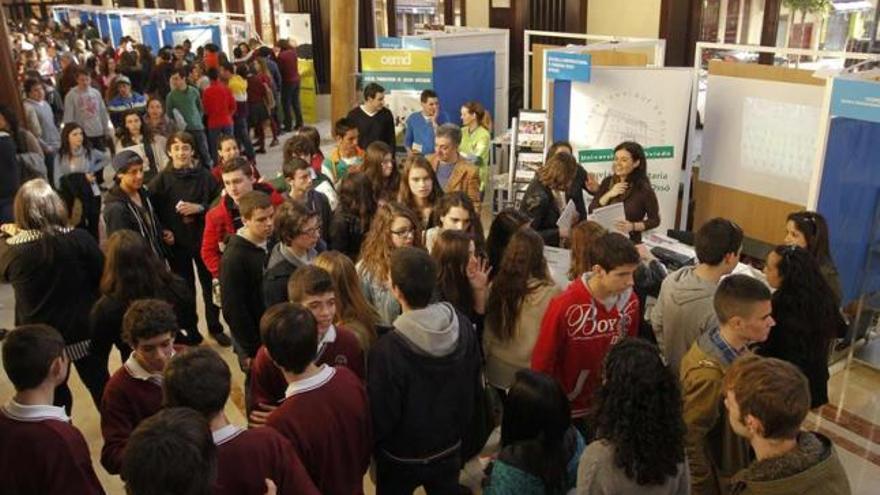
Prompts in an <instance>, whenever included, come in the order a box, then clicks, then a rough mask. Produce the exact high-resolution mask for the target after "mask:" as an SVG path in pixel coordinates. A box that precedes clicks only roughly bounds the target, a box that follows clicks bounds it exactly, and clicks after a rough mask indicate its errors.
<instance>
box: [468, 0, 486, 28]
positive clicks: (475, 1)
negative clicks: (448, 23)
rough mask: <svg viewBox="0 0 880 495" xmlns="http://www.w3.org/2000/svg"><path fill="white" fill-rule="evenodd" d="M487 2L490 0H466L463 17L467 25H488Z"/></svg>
mask: <svg viewBox="0 0 880 495" xmlns="http://www.w3.org/2000/svg"><path fill="white" fill-rule="evenodd" d="M489 2H491V0H467V5H466V7H467V10H466V12H465V14H466V16H465V17H466V20H467V23H466V24H467V26H468V27H489Z"/></svg>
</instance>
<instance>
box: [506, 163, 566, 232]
mask: <svg viewBox="0 0 880 495" xmlns="http://www.w3.org/2000/svg"><path fill="white" fill-rule="evenodd" d="M577 167H578V164H577V162H576V161H575V159H574V157H573V156H571V155H567V154H565V153H559V154H556V155H553V156H551V157H550V158H548V159H547V163H546V164H545V165H544V166H543V167H541V168H540V169H538V171H537V172H536V173H535V178H534V179H532V182H531V183H529V187H528V188H527V189H526V192H525V194H524V195H523V198H522V201H520V206H519V209H520V211H521V212H523V213H525V214H526V215H528V216H529V218H531V222H532V223H531V225H532V228H533V229H535V232H537V233H539V234H541V237H543V238H544V244H546V245H548V246H555V247H558V246H559V245H560V242H561V240H562V238H566V237H569V236H570V232H567V231H565V230H560V228H559V225H557V224H556V222H557V221H558V220H559V215H561V214H562V210H563V209H564V208H565V206H566V202H565V192H566V191H568V189H569V188H570V187H571V183H572V181H573V180H574V177H575V175H576V173H577Z"/></svg>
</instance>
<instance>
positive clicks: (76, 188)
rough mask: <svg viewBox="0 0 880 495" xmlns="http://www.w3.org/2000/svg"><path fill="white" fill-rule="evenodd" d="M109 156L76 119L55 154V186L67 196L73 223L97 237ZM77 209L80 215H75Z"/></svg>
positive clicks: (62, 132) (66, 126)
mask: <svg viewBox="0 0 880 495" xmlns="http://www.w3.org/2000/svg"><path fill="white" fill-rule="evenodd" d="M109 160H110V154H109V153H107V152H105V151H101V150H99V149H93V148H92V145H91V143H90V142H89V141H88V140H87V139H86V137H85V134H84V131H83V129H82V127H80V126H79V125H77V124H74V123H70V124H66V125H65V126H64V129H63V130H62V131H61V148H59V150H58V154H57V155H55V165H54V167H53V169H54V171H55V184H54V186H55V189H56V190H57V191H58V193H59V194H60V195H61V197H62V198H64V202H65V204H66V205H67V209H68V211H70V212H71V221H72V222H73V224H74V225H76V226H77V227H80V228H84V229H86V230H88V231H89V233H90V234H92V236H93V237H94V238H95V239H98V234H99V232H98V228H99V227H98V221H99V219H100V216H101V190H100V189H99V187H98V185H99V184H100V181H99V177H100V176H101V175H102V174H103V171H104V167H105V166H106V165H107V163H108V162H109ZM10 163H11V162H10ZM96 191H97V193H96ZM77 210H79V211H80V213H79V219H77V218H75V217H76V213H75V212H76V211H77Z"/></svg>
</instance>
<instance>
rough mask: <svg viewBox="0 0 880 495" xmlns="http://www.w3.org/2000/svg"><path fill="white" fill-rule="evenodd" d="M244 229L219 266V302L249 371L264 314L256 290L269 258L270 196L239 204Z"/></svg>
mask: <svg viewBox="0 0 880 495" xmlns="http://www.w3.org/2000/svg"><path fill="white" fill-rule="evenodd" d="M239 208H240V210H241V218H242V223H243V224H244V226H243V227H242V228H240V229H238V232H236V233H235V235H233V236H230V238H229V242H228V243H227V245H226V250H225V251H224V252H223V259H222V260H221V264H220V300H221V301H222V303H223V304H222V305H221V306H220V307H221V308H222V310H223V318H224V319H225V320H226V323H227V324H228V325H229V330H230V332H231V333H232V337H233V339H234V341H235V342H234V344H235V352H236V354H238V359H239V363H240V364H241V369H242V370H243V371H245V372H247V370H248V369H249V368H250V363H251V359H253V357H254V356H256V354H257V349H259V347H260V316H262V314H263V311H265V309H266V306H265V305H264V304H263V295H262V294H261V292H260V290H259V287H260V286H261V284H262V282H263V268H264V267H265V266H266V260H267V259H268V257H269V251H270V250H271V246H270V245H269V241H270V240H271V237H272V231H273V217H274V215H275V207H274V206H272V202H271V200H270V199H269V196H266V195H265V194H263V193H261V192H259V191H251V192H249V193H246V194H244V195H243V196H242V197H241V201H240V202H239Z"/></svg>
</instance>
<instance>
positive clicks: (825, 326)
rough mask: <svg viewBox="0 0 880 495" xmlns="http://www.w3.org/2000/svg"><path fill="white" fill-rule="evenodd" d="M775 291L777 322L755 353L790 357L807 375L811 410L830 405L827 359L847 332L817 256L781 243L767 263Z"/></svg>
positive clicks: (772, 252)
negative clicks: (838, 338)
mask: <svg viewBox="0 0 880 495" xmlns="http://www.w3.org/2000/svg"><path fill="white" fill-rule="evenodd" d="M764 274H765V275H766V276H767V284H769V285H770V287H771V288H773V289H776V290H775V291H774V292H773V321H775V322H776V326H774V327H773V331H772V332H770V336H769V337H768V338H767V340H766V341H765V342H764V343H763V344H761V345H760V346H759V347H758V349H757V352H758V354H760V355H762V356H769V357H774V358H779V359H782V360H785V361H788V362H789V363H791V364H794V365H795V366H797V367H798V368H799V369H800V370H801V372H802V373H803V374H804V375H806V377H807V380H808V381H809V384H810V408H811V409H815V408H818V407H820V406H822V405H824V404H827V403H828V357H829V354H830V351H831V343H832V342H833V341H834V339H835V338H836V337H842V336H844V335H846V330H847V324H846V322H845V321H844V319H843V316H841V314H840V311H839V310H838V307H837V298H836V296H835V295H834V292H832V290H831V287H829V285H828V283H827V282H826V280H825V277H824V273H823V272H822V270H821V268H820V267H819V264H818V263H817V262H816V258H815V257H814V256H813V255H812V254H811V253H810V252H809V251H807V250H806V249H803V248H799V247H797V246H777V247H776V248H775V249H774V250H773V251H770V254H768V255H767V263H766V264H765V265H764Z"/></svg>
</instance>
